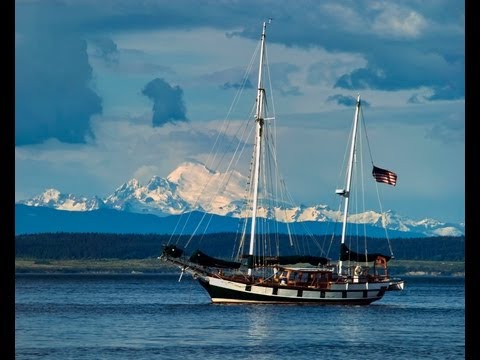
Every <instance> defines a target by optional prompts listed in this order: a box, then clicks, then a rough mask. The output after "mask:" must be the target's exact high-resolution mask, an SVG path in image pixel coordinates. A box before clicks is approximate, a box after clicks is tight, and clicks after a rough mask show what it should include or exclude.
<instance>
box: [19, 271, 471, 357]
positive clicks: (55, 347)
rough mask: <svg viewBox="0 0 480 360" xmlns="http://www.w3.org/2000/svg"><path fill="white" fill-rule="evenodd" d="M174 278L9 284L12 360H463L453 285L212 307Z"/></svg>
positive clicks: (460, 311)
mask: <svg viewBox="0 0 480 360" xmlns="http://www.w3.org/2000/svg"><path fill="white" fill-rule="evenodd" d="M177 280H178V275H177V274H174V275H171V274H155V275H146V274H131V275H130V274H129V275H96V274H94V275H26V274H17V275H16V279H15V318H16V319H15V351H16V356H15V358H16V359H19V360H20V359H29V360H31V359H55V360H56V359H59V360H60V359H61V360H65V359H117V360H118V359H135V360H142V359H183V360H185V359H202V360H208V359H219V360H220V359H256V360H261V359H268V360H276V359H296V360H304V359H305V360H306V359H309V360H310V359H334V358H346V359H405V360H407V359H408V360H411V359H464V358H465V298H464V295H465V291H464V289H465V286H464V279H463V278H446V277H445V278H439V277H411V278H406V281H407V285H406V289H405V290H404V291H402V292H389V293H387V294H386V295H385V297H384V298H383V299H382V300H380V301H378V302H375V303H373V304H371V305H369V306H319V305H213V304H210V302H209V298H208V297H207V295H206V293H205V292H204V290H203V289H202V288H201V287H200V285H198V283H197V282H196V281H194V280H192V279H191V278H190V277H188V276H185V277H184V278H183V280H182V282H180V283H179V282H178V281H177Z"/></svg>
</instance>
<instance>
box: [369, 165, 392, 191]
mask: <svg viewBox="0 0 480 360" xmlns="http://www.w3.org/2000/svg"><path fill="white" fill-rule="evenodd" d="M372 175H373V177H374V178H375V180H376V181H377V182H382V183H385V184H389V185H393V186H395V185H396V183H397V174H395V173H394V172H392V171H389V170H385V169H381V168H379V167H376V166H375V165H374V166H373V170H372Z"/></svg>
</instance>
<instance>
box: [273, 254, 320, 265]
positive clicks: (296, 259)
mask: <svg viewBox="0 0 480 360" xmlns="http://www.w3.org/2000/svg"><path fill="white" fill-rule="evenodd" d="M327 263H328V259H327V258H324V257H320V256H308V255H306V256H302V255H291V256H272V257H268V258H266V259H265V264H266V265H274V264H278V265H288V264H310V265H313V266H317V265H319V264H320V265H326V264H327Z"/></svg>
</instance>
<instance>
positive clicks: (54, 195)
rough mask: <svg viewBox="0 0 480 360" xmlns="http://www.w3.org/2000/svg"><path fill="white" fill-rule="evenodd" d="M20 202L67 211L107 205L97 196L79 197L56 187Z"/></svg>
mask: <svg viewBox="0 0 480 360" xmlns="http://www.w3.org/2000/svg"><path fill="white" fill-rule="evenodd" d="M20 203H21V204H24V205H28V206H45V207H50V208H53V209H57V210H66V211H90V210H97V209H100V208H103V207H105V203H104V201H103V200H102V199H100V198H99V197H97V196H94V197H93V198H86V197H83V196H82V197H79V196H75V195H72V194H62V193H60V191H58V190H56V189H47V190H45V192H43V193H42V194H40V195H38V196H35V197H33V198H32V199H29V200H25V201H21V202H20Z"/></svg>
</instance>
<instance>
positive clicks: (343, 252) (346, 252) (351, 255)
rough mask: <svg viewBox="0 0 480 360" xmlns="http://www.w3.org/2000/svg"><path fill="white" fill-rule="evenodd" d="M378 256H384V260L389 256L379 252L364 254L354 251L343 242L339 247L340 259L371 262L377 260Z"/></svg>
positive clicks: (388, 258)
mask: <svg viewBox="0 0 480 360" xmlns="http://www.w3.org/2000/svg"><path fill="white" fill-rule="evenodd" d="M379 257H382V258H385V260H386V261H388V260H390V258H391V256H388V255H383V254H380V253H371V254H368V255H367V256H365V254H359V253H357V252H355V251H351V250H350V249H349V248H348V246H347V245H345V244H342V245H341V247H340V260H342V261H356V262H371V261H375V260H377V258H379Z"/></svg>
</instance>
